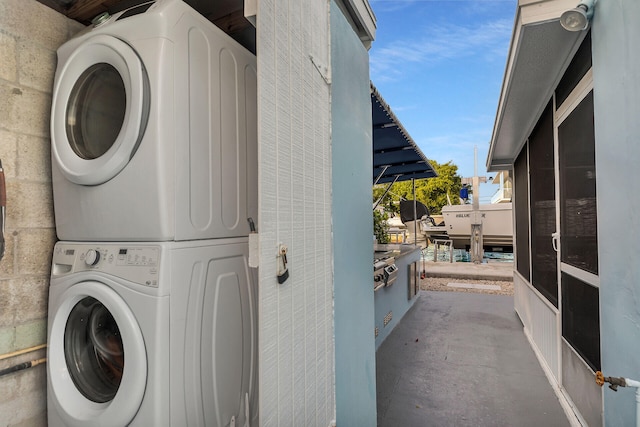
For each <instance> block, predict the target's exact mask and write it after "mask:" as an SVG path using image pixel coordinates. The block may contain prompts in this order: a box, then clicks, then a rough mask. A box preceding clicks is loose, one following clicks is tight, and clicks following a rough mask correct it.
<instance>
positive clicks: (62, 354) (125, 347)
mask: <svg viewBox="0 0 640 427" xmlns="http://www.w3.org/2000/svg"><path fill="white" fill-rule="evenodd" d="M60 301H61V304H60V305H59V307H58V308H57V311H56V313H55V315H54V317H53V324H52V326H51V334H50V336H49V367H48V369H49V381H50V386H51V388H52V390H53V396H52V397H53V399H52V400H53V402H54V404H55V405H56V406H57V411H58V413H59V414H60V416H61V417H62V418H63V420H64V421H65V423H66V424H67V425H70V426H94V425H100V426H114V427H115V426H123V425H128V424H129V423H130V422H131V420H132V419H133V418H134V417H135V414H136V413H137V412H138V409H139V407H140V405H141V403H142V398H143V396H144V392H145V386H146V380H147V355H146V351H145V347H144V341H143V337H142V332H141V331H140V327H139V326H138V323H137V322H136V320H135V318H134V316H133V314H132V313H131V310H130V309H129V308H128V306H127V304H126V303H125V302H124V301H123V300H122V298H121V297H120V296H119V295H118V294H117V293H116V292H114V291H113V290H112V289H111V288H109V287H108V286H106V285H104V284H102V283H98V282H92V281H87V282H82V283H79V284H77V285H74V286H72V287H70V288H69V289H68V290H67V291H66V292H65V293H64V294H63V295H62V298H61V300H60Z"/></svg>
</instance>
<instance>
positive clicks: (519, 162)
mask: <svg viewBox="0 0 640 427" xmlns="http://www.w3.org/2000/svg"><path fill="white" fill-rule="evenodd" d="M513 169H514V180H515V183H514V185H515V189H514V206H515V210H516V223H515V228H516V230H515V232H516V233H515V234H516V268H517V270H518V272H519V273H520V274H521V275H522V277H524V278H525V279H527V281H531V277H530V269H529V256H530V254H529V179H528V178H529V173H528V170H527V146H526V145H525V147H524V148H523V149H522V151H521V152H520V154H519V155H518V158H517V159H516V161H515V163H514V165H513Z"/></svg>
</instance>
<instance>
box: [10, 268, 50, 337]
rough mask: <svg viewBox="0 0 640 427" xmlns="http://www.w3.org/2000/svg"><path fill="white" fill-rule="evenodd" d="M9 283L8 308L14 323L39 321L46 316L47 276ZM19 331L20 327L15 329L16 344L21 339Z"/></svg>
mask: <svg viewBox="0 0 640 427" xmlns="http://www.w3.org/2000/svg"><path fill="white" fill-rule="evenodd" d="M11 283H12V284H11V287H10V288H11V296H10V298H11V307H10V310H13V312H14V323H15V324H18V323H22V324H26V323H28V322H34V321H40V320H41V319H43V318H44V317H46V315H47V302H48V299H49V279H48V278H44V277H41V278H31V277H27V278H20V279H15V280H12V281H11ZM20 333H21V332H20V329H16V345H18V344H19V342H20V341H21V337H20ZM36 344H42V343H36ZM31 345H35V344H31ZM27 347H29V346H27Z"/></svg>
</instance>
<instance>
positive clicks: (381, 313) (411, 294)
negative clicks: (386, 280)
mask: <svg viewBox="0 0 640 427" xmlns="http://www.w3.org/2000/svg"><path fill="white" fill-rule="evenodd" d="M420 254H421V251H420V247H419V246H415V245H406V244H375V245H374V246H373V258H374V259H380V258H385V257H394V258H395V261H394V262H395V266H396V267H397V269H398V274H397V278H396V280H395V282H393V284H391V285H389V286H383V287H379V288H378V290H376V291H375V292H374V299H375V318H374V319H375V320H374V322H375V325H374V327H375V336H376V350H377V349H378V346H380V344H382V342H383V341H384V339H385V338H386V337H387V336H388V335H389V333H391V331H392V330H393V328H394V327H395V326H396V325H397V324H398V323H399V322H400V320H401V319H402V318H403V317H404V315H405V314H406V312H407V311H408V310H409V309H410V308H411V307H412V306H413V303H414V302H415V300H416V298H417V291H418V289H417V288H418V286H419V283H420V281H419V278H418V275H419V274H420V270H419V266H418V264H419V262H420ZM373 284H374V282H373V280H372V286H373Z"/></svg>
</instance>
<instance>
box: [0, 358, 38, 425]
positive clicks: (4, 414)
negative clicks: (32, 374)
mask: <svg viewBox="0 0 640 427" xmlns="http://www.w3.org/2000/svg"><path fill="white" fill-rule="evenodd" d="M38 368H39V367H36V368H34V369H38ZM15 375H20V373H18V374H15ZM46 412H47V396H46V389H43V390H38V391H32V392H30V393H27V394H24V395H19V396H15V398H14V399H13V400H11V401H8V402H4V403H0V420H2V422H3V424H2V425H3V426H5V425H6V426H11V427H17V426H20V427H46V425H47V422H46Z"/></svg>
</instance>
